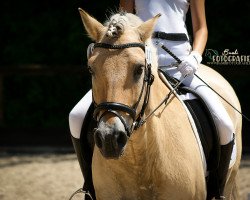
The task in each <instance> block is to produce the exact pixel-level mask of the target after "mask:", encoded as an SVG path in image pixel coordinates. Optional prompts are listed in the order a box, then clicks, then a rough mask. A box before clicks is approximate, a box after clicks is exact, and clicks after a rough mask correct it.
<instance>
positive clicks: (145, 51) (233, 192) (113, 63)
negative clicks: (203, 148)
mask: <svg viewBox="0 0 250 200" xmlns="http://www.w3.org/2000/svg"><path fill="white" fill-rule="evenodd" d="M79 11H80V15H81V19H82V22H83V25H84V27H85V29H86V31H87V33H88V36H89V37H90V38H91V39H92V40H93V41H94V42H95V44H94V47H92V48H91V50H90V51H91V55H90V56H89V58H88V68H89V71H90V73H91V77H92V95H93V102H94V104H95V111H94V114H93V116H94V118H95V119H96V120H97V122H98V126H97V128H96V129H95V132H94V139H95V146H94V153H93V159H92V175H93V184H94V188H95V192H96V199H97V200H106V199H107V200H110V199H114V200H130V199H138V200H139V199H143V200H147V199H150V200H152V199H155V200H163V199H164V200H165V199H175V200H179V199H180V200H183V199H195V200H200V199H201V200H204V199H206V181H205V176H204V169H203V163H202V159H201V154H200V151H199V147H198V144H197V141H196V139H195V135H194V131H193V129H192V127H191V124H190V121H189V119H188V115H187V113H186V111H185V109H184V108H183V104H182V103H181V102H180V100H179V99H178V98H176V97H175V95H172V96H171V98H170V99H169V100H168V102H167V103H166V104H163V105H161V106H160V107H159V108H158V109H157V110H156V112H155V113H153V114H152V116H151V117H149V118H147V120H145V121H143V120H144V119H145V116H147V115H149V114H150V113H151V112H152V111H153V110H154V109H155V108H156V107H157V106H158V105H159V103H160V102H161V100H162V99H164V98H165V97H166V94H168V93H169V92H170V90H171V89H170V88H168V87H166V85H165V84H164V83H163V82H162V81H161V79H160V78H159V75H158V70H157V67H158V64H157V54H156V48H155V47H154V45H153V43H152V40H151V35H152V33H153V30H154V25H155V23H156V22H157V19H158V18H159V17H160V14H158V15H156V16H155V17H153V18H152V19H149V20H148V21H146V22H143V21H142V20H141V19H139V18H138V17H137V16H135V15H133V14H130V13H117V14H114V15H112V16H111V17H110V19H109V20H108V21H107V22H106V23H105V24H104V25H103V24H102V23H100V22H99V21H98V20H96V19H95V18H94V17H92V16H90V15H89V14H88V13H87V12H85V11H84V10H82V9H79ZM199 71H200V76H201V77H202V78H203V79H204V80H205V81H206V82H207V83H208V84H209V85H210V86H211V87H213V88H214V89H215V90H216V91H217V92H219V93H220V94H221V95H222V96H223V97H224V98H225V99H227V100H229V101H230V102H231V103H232V104H233V105H234V106H235V107H236V108H237V109H238V110H240V103H239V101H238V99H237V96H236V94H235V92H234V90H233V88H232V87H231V86H230V84H229V83H228V82H227V81H226V80H225V79H224V78H223V77H222V76H221V75H220V74H218V73H217V72H216V71H214V70H213V69H211V68H209V67H207V66H205V65H201V66H200V69H199ZM223 104H224V106H225V108H226V110H227V111H228V113H229V115H230V117H231V119H232V121H233V123H234V126H235V130H236V132H235V135H236V136H235V137H236V143H237V159H236V162H235V164H234V166H233V167H232V168H231V169H230V171H229V173H228V179H227V183H226V187H225V194H226V195H225V196H226V198H227V199H238V195H239V193H238V187H237V186H238V185H237V172H238V169H239V164H240V159H241V124H242V119H241V116H240V115H239V114H238V113H237V112H236V111H235V110H234V109H232V108H231V107H230V106H229V105H228V104H226V103H225V102H223ZM142 122H143V123H142Z"/></svg>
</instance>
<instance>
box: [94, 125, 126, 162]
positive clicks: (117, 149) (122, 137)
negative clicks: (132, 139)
mask: <svg viewBox="0 0 250 200" xmlns="http://www.w3.org/2000/svg"><path fill="white" fill-rule="evenodd" d="M94 139H95V144H96V146H97V147H98V148H99V149H100V151H101V153H102V155H103V156H104V157H105V158H107V159H118V158H119V157H120V156H121V155H122V154H123V152H124V149H125V146H126V144H127V140H128V137H127V135H126V132H125V131H121V130H117V129H116V128H102V127H100V128H98V129H96V131H95V133H94Z"/></svg>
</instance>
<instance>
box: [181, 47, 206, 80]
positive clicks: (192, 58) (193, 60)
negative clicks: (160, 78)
mask: <svg viewBox="0 0 250 200" xmlns="http://www.w3.org/2000/svg"><path fill="white" fill-rule="evenodd" d="M201 60H202V57H201V55H200V54H199V53H198V52H197V51H192V52H191V53H190V55H189V56H187V57H186V58H185V59H184V60H183V61H182V62H181V64H180V65H179V66H178V70H179V71H180V72H181V74H182V76H190V75H194V73H195V72H196V71H197V69H198V67H199V64H200V63H201Z"/></svg>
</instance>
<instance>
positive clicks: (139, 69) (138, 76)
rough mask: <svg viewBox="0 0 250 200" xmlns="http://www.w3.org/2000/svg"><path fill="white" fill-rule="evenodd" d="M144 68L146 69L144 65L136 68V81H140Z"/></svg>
mask: <svg viewBox="0 0 250 200" xmlns="http://www.w3.org/2000/svg"><path fill="white" fill-rule="evenodd" d="M143 68H144V66H143V65H137V66H136V67H135V71H134V78H135V80H139V78H140V77H141V75H142V72H143Z"/></svg>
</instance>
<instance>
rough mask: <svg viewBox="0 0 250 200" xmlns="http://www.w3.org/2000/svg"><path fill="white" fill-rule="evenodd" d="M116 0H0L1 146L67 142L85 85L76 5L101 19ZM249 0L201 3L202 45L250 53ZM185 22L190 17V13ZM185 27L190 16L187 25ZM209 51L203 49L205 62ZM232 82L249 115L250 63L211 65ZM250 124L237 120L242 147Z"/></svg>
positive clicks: (247, 146) (249, 141)
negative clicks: (203, 13)
mask: <svg viewBox="0 0 250 200" xmlns="http://www.w3.org/2000/svg"><path fill="white" fill-rule="evenodd" d="M118 4H119V1H114V0H106V1H95V2H94V1H90V0H81V1H77V0H71V1H67V0H61V1H59V0H52V1H50V0H44V1H39V2H37V1H31V0H26V1H18V0H9V1H1V2H0V21H1V23H0V25H1V26H0V47H1V48H0V145H1V147H2V148H3V147H11V146H12V147H15V146H23V147H26V146H30V147H33V146H34V147H35V146H53V147H64V146H69V147H71V140H70V134H69V129H68V113H69V112H70V110H71V109H72V108H73V106H74V105H75V104H76V103H77V102H78V101H79V100H80V98H81V97H82V96H83V95H84V94H85V93H86V91H87V90H88V89H89V88H90V85H91V84H90V77H89V74H88V72H87V70H86V66H85V65H86V47H87V45H88V44H89V43H90V42H91V41H90V39H88V37H87V36H86V32H85V31H84V29H83V26H82V22H81V19H80V16H79V13H78V10H77V8H78V7H82V8H83V9H85V10H86V11H88V12H89V13H90V14H91V15H93V16H94V17H96V18H97V19H98V20H100V21H101V22H104V21H105V19H107V16H109V15H110V13H112V12H113V11H117V10H118ZM249 10H250V3H249V2H248V1H241V3H240V4H239V3H238V2H237V1H236V0H227V1H226V0H222V1H216V0H210V1H207V2H206V15H207V23H208V29H209V39H208V43H207V47H206V48H207V49H215V50H217V51H219V52H222V51H223V50H224V49H230V50H232V51H234V50H235V49H237V50H238V52H239V53H240V54H241V55H250V50H249V47H250V41H249V32H248V30H249V25H250V23H249V22H250V14H249ZM187 21H190V16H188V19H187ZM187 25H188V27H190V23H188V24H187ZM207 62H208V58H206V57H205V56H204V63H205V64H206V63H207ZM213 68H214V69H216V70H217V71H219V72H220V73H222V75H223V76H225V77H226V78H227V80H228V81H229V82H230V83H231V84H232V86H233V87H234V89H235V91H236V93H237V95H238V96H239V99H240V102H241V104H242V109H243V113H244V114H245V115H247V116H250V107H249V106H248V103H249V102H250V92H249V91H250V90H249V88H248V86H249V83H250V66H249V65H245V66H224V65H223V66H222V65H219V66H213ZM249 131H250V123H249V122H247V121H246V120H244V121H243V145H244V149H243V151H244V153H247V152H248V153H249V152H250V137H249V135H248V133H249Z"/></svg>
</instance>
